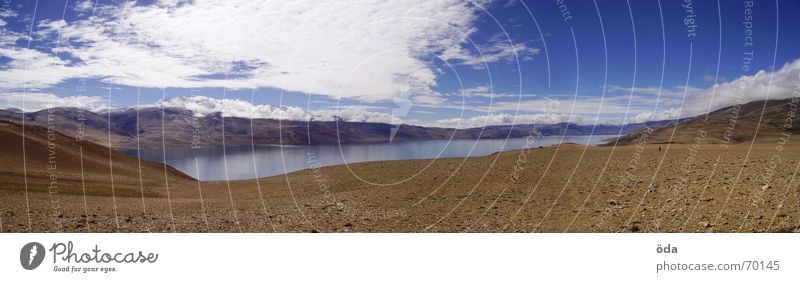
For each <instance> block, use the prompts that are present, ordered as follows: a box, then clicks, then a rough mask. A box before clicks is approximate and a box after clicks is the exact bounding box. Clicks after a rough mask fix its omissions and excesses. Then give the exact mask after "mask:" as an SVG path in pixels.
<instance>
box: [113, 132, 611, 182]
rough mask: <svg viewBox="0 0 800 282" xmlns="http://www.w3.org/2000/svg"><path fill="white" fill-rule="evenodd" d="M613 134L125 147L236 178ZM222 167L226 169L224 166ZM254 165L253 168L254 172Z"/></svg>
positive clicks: (596, 139) (206, 174)
mask: <svg viewBox="0 0 800 282" xmlns="http://www.w3.org/2000/svg"><path fill="white" fill-rule="evenodd" d="M613 137H616V135H594V136H563V137H562V136H542V137H539V138H538V139H536V141H535V143H534V144H533V145H532V146H531V145H529V144H528V141H527V139H526V138H512V139H482V140H420V141H399V142H393V143H367V144H341V145H315V146H294V145H292V146H277V145H269V146H256V147H255V149H253V148H252V147H251V146H245V147H227V148H224V149H223V148H222V147H214V148H196V149H167V150H166V152H165V151H164V150H161V149H146V150H145V149H143V150H135V149H126V150H121V151H122V152H123V153H126V154H128V155H131V156H134V157H136V156H139V157H141V158H142V159H145V160H150V161H155V162H160V163H166V164H168V165H170V166H172V167H174V168H175V169H178V170H180V171H182V172H183V173H186V174H188V175H191V176H192V177H194V178H197V179H200V180H226V179H227V180H236V179H249V178H256V177H267V176H274V175H280V174H284V173H288V172H293V171H298V170H303V169H307V168H310V167H312V166H331V165H338V164H344V163H358V162H369V161H386V160H409V159H433V158H460V157H474V156H485V155H489V154H492V153H495V152H498V151H508V150H517V149H523V148H525V147H527V146H530V147H538V146H549V145H554V144H559V143H576V144H584V145H597V144H599V143H601V141H602V140H605V139H608V138H613ZM226 166H227V169H226ZM256 168H258V170H257V171H256Z"/></svg>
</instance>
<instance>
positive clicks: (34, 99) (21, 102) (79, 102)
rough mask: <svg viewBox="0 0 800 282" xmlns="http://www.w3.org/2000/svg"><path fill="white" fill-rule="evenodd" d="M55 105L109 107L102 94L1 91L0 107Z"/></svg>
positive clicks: (37, 108) (29, 108) (92, 108)
mask: <svg viewBox="0 0 800 282" xmlns="http://www.w3.org/2000/svg"><path fill="white" fill-rule="evenodd" d="M55 107H75V108H82V109H87V110H90V111H95V112H97V111H102V110H105V109H108V100H106V99H104V98H103V97H100V96H68V97H58V96H56V95H53V94H50V93H38V92H33V93H24V92H12V93H0V108H16V109H20V110H23V111H25V112H35V111H40V110H44V109H49V108H55Z"/></svg>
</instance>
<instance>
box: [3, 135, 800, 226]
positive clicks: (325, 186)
mask: <svg viewBox="0 0 800 282" xmlns="http://www.w3.org/2000/svg"><path fill="white" fill-rule="evenodd" d="M31 155H34V154H31ZM106 157H107V155H106ZM131 159H132V158H131ZM133 160H135V159H133ZM27 161H28V164H27V165H28V170H27V172H23V171H22V169H21V168H22V166H21V165H19V162H16V163H14V164H12V165H6V166H5V168H4V172H3V178H2V181H0V219H1V220H2V221H0V227H1V228H2V232H28V231H33V232H793V231H796V230H797V229H798V227H800V212H799V211H800V209H799V207H798V204H800V199H799V198H798V197H799V196H800V195H799V193H800V191H799V190H798V188H797V187H798V184H797V183H798V180H799V179H797V177H796V176H797V175H796V172H797V170H798V165H800V163H798V161H800V144H792V142H789V143H787V144H786V145H780V144H778V143H763V144H756V145H753V146H750V144H739V145H729V146H723V145H719V144H708V145H693V144H681V145H676V144H672V145H667V144H660V145H646V146H639V145H627V146H620V147H584V146H579V145H572V144H565V145H561V146H556V147H548V148H537V149H531V150H522V151H510V152H503V153H499V154H493V155H490V156H485V157H475V158H454V159H437V160H409V161H387V162H372V163H361V164H352V165H340V166H333V167H325V168H321V169H309V170H304V171H299V172H295V173H291V174H288V175H285V176H284V175H281V176H275V177H270V178H264V179H258V180H245V181H231V182H227V183H226V182H198V181H195V180H193V179H189V178H186V177H183V176H181V175H176V174H175V173H174V172H173V171H171V170H167V171H166V172H165V171H164V170H158V169H146V171H145V173H144V174H143V177H142V178H141V179H140V178H139V175H137V174H136V173H135V170H131V168H134V167H135V166H134V164H133V163H126V162H131V161H130V160H119V161H118V163H117V164H115V166H121V165H128V166H130V167H128V168H127V169H124V168H119V169H116V168H115V169H116V171H118V172H119V173H118V174H115V176H114V178H113V180H114V191H113V196H112V190H111V189H110V187H111V177H109V175H108V173H107V172H106V171H99V172H91V173H84V181H83V182H82V181H81V177H80V176H81V173H79V172H78V171H77V170H76V168H75V167H66V168H62V169H61V172H60V175H59V176H58V180H59V186H58V188H57V189H49V188H48V183H49V178H48V177H47V174H46V172H47V171H46V170H45V169H43V168H42V167H41V165H42V163H36V162H34V161H31V160H30V158H28V160H27ZM148 165H152V164H149V163H148ZM15 168H17V169H15ZM162 168H163V167H162ZM128 170H130V171H128ZM25 173H27V192H26V189H25V185H24V183H25V181H24V180H25V179H26V178H25V177H23V175H24V174H25ZM165 174H167V175H169V177H168V179H165V177H164V175H165ZM84 187H86V188H85V189H86V191H87V193H86V195H84V193H83V191H84Z"/></svg>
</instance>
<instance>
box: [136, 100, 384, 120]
mask: <svg viewBox="0 0 800 282" xmlns="http://www.w3.org/2000/svg"><path fill="white" fill-rule="evenodd" d="M142 107H165V108H183V109H187V110H190V111H192V112H194V114H195V115H196V116H198V117H202V116H206V115H209V114H213V113H221V114H222V116H224V117H239V118H254V119H255V118H265V119H281V120H300V121H307V120H316V121H335V120H337V119H341V120H345V121H352V122H381V123H389V122H390V121H391V115H390V114H387V113H381V112H374V111H369V109H368V108H367V107H360V106H342V107H336V108H327V109H318V110H306V109H304V108H300V107H293V106H273V105H259V104H253V103H250V102H248V101H244V100H240V99H215V98H210V97H204V96H188V97H187V96H182V97H175V98H169V99H165V100H161V101H159V102H157V103H154V104H152V105H143V106H142Z"/></svg>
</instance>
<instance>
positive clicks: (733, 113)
mask: <svg viewBox="0 0 800 282" xmlns="http://www.w3.org/2000/svg"><path fill="white" fill-rule="evenodd" d="M797 102H798V101H797V100H793V99H791V98H790V99H783V100H766V101H763V100H762V101H753V102H749V103H746V104H742V105H735V106H730V107H726V108H722V109H719V110H716V111H713V112H710V113H708V115H699V116H696V117H693V118H689V119H686V120H685V121H684V122H681V123H679V124H678V125H677V126H667V127H662V128H657V129H654V130H653V131H652V133H650V134H646V133H647V132H646V131H637V132H634V133H631V134H628V135H625V136H621V137H620V138H619V142H618V143H617V145H626V144H631V143H636V142H638V140H643V139H646V140H647V143H651V144H666V143H678V144H691V143H696V142H697V141H698V139H697V137H701V138H700V139H701V140H699V141H700V142H701V143H707V144H736V143H743V142H751V141H753V140H754V139H755V141H756V142H776V141H778V140H779V139H781V138H785V137H786V134H790V135H791V134H797V133H798V132H800V125H798V123H797V122H793V119H794V117H795V115H797V114H800V113H798V109H797ZM756 129H757V130H756ZM703 135H704V137H703ZM612 144H614V142H613V141H612V142H610V143H608V144H606V145H612Z"/></svg>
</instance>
